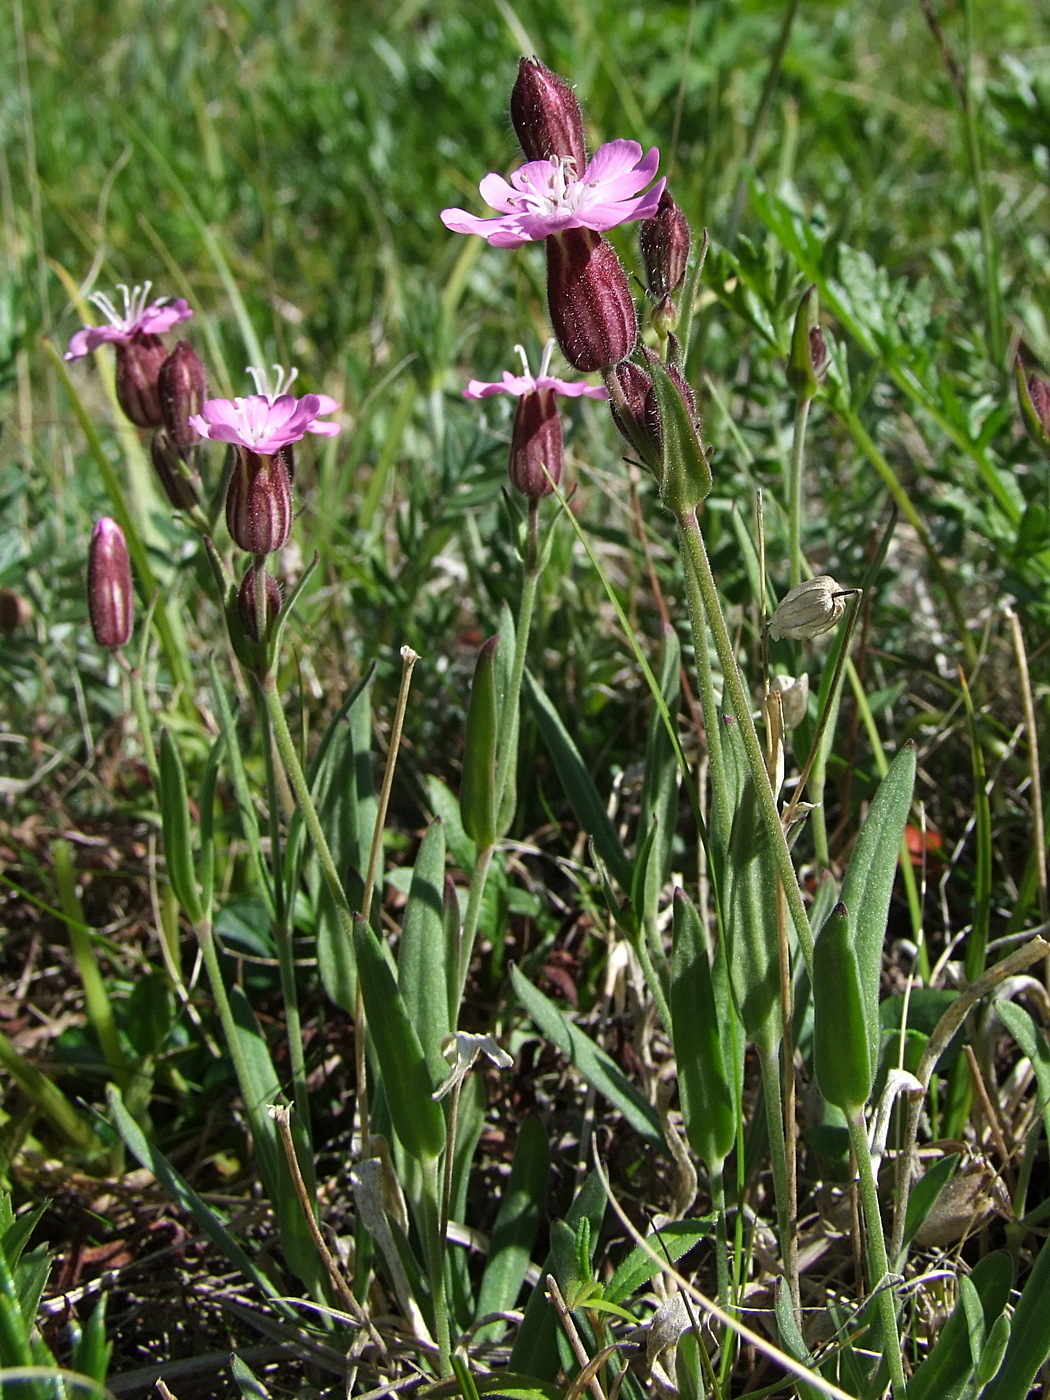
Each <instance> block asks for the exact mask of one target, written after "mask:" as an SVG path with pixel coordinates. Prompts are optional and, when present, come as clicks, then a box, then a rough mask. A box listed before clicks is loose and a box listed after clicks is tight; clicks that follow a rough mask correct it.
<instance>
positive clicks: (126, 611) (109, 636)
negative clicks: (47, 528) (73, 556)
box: [87, 515, 132, 651]
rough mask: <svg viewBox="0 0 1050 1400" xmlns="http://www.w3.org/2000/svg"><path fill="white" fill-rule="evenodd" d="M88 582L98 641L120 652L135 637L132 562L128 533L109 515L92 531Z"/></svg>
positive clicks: (94, 631) (93, 625)
mask: <svg viewBox="0 0 1050 1400" xmlns="http://www.w3.org/2000/svg"><path fill="white" fill-rule="evenodd" d="M87 585H88V614H89V616H90V618H91V630H92V632H93V633H94V634H95V641H96V642H97V643H98V644H99V646H100V647H106V648H108V649H109V650H110V651H116V650H117V649H118V648H119V647H122V646H125V645H126V644H127V640H128V638H129V637H130V636H131V598H132V594H131V565H130V564H129V562H128V547H127V544H126V543H125V541H124V532H123V531H122V530H121V528H120V526H119V525H118V524H117V522H116V521H115V520H110V518H109V516H108V515H107V516H103V518H102V519H101V520H100V521H99V522H98V524H97V525H96V526H95V528H94V530H93V531H92V534H91V545H90V548H89V549H88V578H87Z"/></svg>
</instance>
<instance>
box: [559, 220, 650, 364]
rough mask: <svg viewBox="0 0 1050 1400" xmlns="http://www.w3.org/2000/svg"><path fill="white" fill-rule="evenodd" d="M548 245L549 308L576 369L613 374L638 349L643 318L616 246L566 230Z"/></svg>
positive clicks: (578, 230) (584, 231) (591, 234)
mask: <svg viewBox="0 0 1050 1400" xmlns="http://www.w3.org/2000/svg"><path fill="white" fill-rule="evenodd" d="M546 243H547V305H548V307H549V309H550V317H551V325H552V326H553V328H554V334H555V335H556V336H557V339H558V344H559V345H560V346H561V349H562V354H563V355H564V356H565V358H566V359H567V360H568V361H569V364H571V365H572V366H573V368H574V369H578V370H582V371H583V373H585V374H592V373H593V372H594V371H595V370H602V369H612V368H613V367H614V366H615V365H618V364H619V363H620V361H621V360H624V359H626V358H627V356H628V355H629V354H630V353H631V351H632V350H633V349H634V344H635V341H636V340H637V339H638V317H637V314H636V313H635V309H634V299H633V298H632V296H631V289H630V287H629V286H628V284H627V276H626V274H625V272H624V270H623V267H622V266H621V263H620V259H619V258H618V257H617V256H616V250H615V249H614V248H613V246H612V244H611V243H607V242H606V240H605V239H604V238H603V237H602V236H601V234H599V233H595V232H594V231H593V230H592V229H586V228H573V229H565V230H564V231H563V232H562V233H558V234H551V235H550V237H548V238H547V240H546Z"/></svg>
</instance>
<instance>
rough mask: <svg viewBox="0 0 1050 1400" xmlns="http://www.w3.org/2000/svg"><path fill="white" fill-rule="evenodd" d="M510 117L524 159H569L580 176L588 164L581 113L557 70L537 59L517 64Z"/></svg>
mask: <svg viewBox="0 0 1050 1400" xmlns="http://www.w3.org/2000/svg"><path fill="white" fill-rule="evenodd" d="M510 119H511V121H512V122H513V123H514V130H515V131H516V132H517V133H518V140H519V141H520V142H521V149H522V150H523V151H524V152H525V159H526V160H549V159H550V158H551V157H552V156H553V157H555V158H557V159H566V158H568V159H569V160H571V161H572V162H573V165H574V166H575V174H576V177H577V179H579V178H580V177H581V176H582V175H583V172H584V169H585V167H586V165H587V151H586V147H585V145H584V139H583V114H582V113H581V111H580V104H579V102H578V101H577V100H576V94H575V92H573V90H572V88H571V87H570V86H569V84H568V83H567V82H566V81H565V79H564V78H559V77H558V75H557V73H552V72H551V70H550V69H549V68H547V67H545V66H544V65H543V64H542V63H540V61H539V60H538V59H536V58H523V59H522V60H521V62H520V63H519V64H518V80H517V82H516V83H515V84H514V90H513V92H512V93H511V95H510Z"/></svg>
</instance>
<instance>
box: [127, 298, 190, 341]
mask: <svg viewBox="0 0 1050 1400" xmlns="http://www.w3.org/2000/svg"><path fill="white" fill-rule="evenodd" d="M192 315H193V312H192V311H191V310H190V306H189V303H188V302H187V301H186V299H185V297H179V299H178V301H174V302H171V303H169V304H165V305H162V304H161V303H160V302H154V304H153V305H152V306H147V307H146V309H145V311H144V312H143V313H142V315H141V316H140V317H139V319H138V320H137V321H136V322H135V326H134V329H135V330H136V331H141V332H142V333H143V334H144V335H164V334H165V332H166V331H170V330H171V328H172V326H177V325H178V324H179V322H180V321H188V320H189V319H190V317H191V316H192Z"/></svg>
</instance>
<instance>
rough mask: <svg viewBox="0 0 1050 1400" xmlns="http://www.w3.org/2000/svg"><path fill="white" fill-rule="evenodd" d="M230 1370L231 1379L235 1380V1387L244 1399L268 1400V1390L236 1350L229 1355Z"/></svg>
mask: <svg viewBox="0 0 1050 1400" xmlns="http://www.w3.org/2000/svg"><path fill="white" fill-rule="evenodd" d="M230 1370H231V1371H232V1372H233V1379H234V1380H235V1381H236V1382H237V1389H238V1390H239V1391H240V1392H241V1394H242V1395H243V1396H244V1400H270V1392H269V1391H268V1390H267V1389H266V1387H265V1386H264V1385H263V1383H262V1381H261V1380H259V1378H258V1376H256V1374H255V1372H254V1371H253V1370H252V1369H251V1367H250V1366H249V1365H248V1364H247V1362H245V1361H242V1360H241V1358H240V1357H239V1356H238V1355H237V1353H236V1352H234V1353H233V1355H232V1356H231V1357H230Z"/></svg>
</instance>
